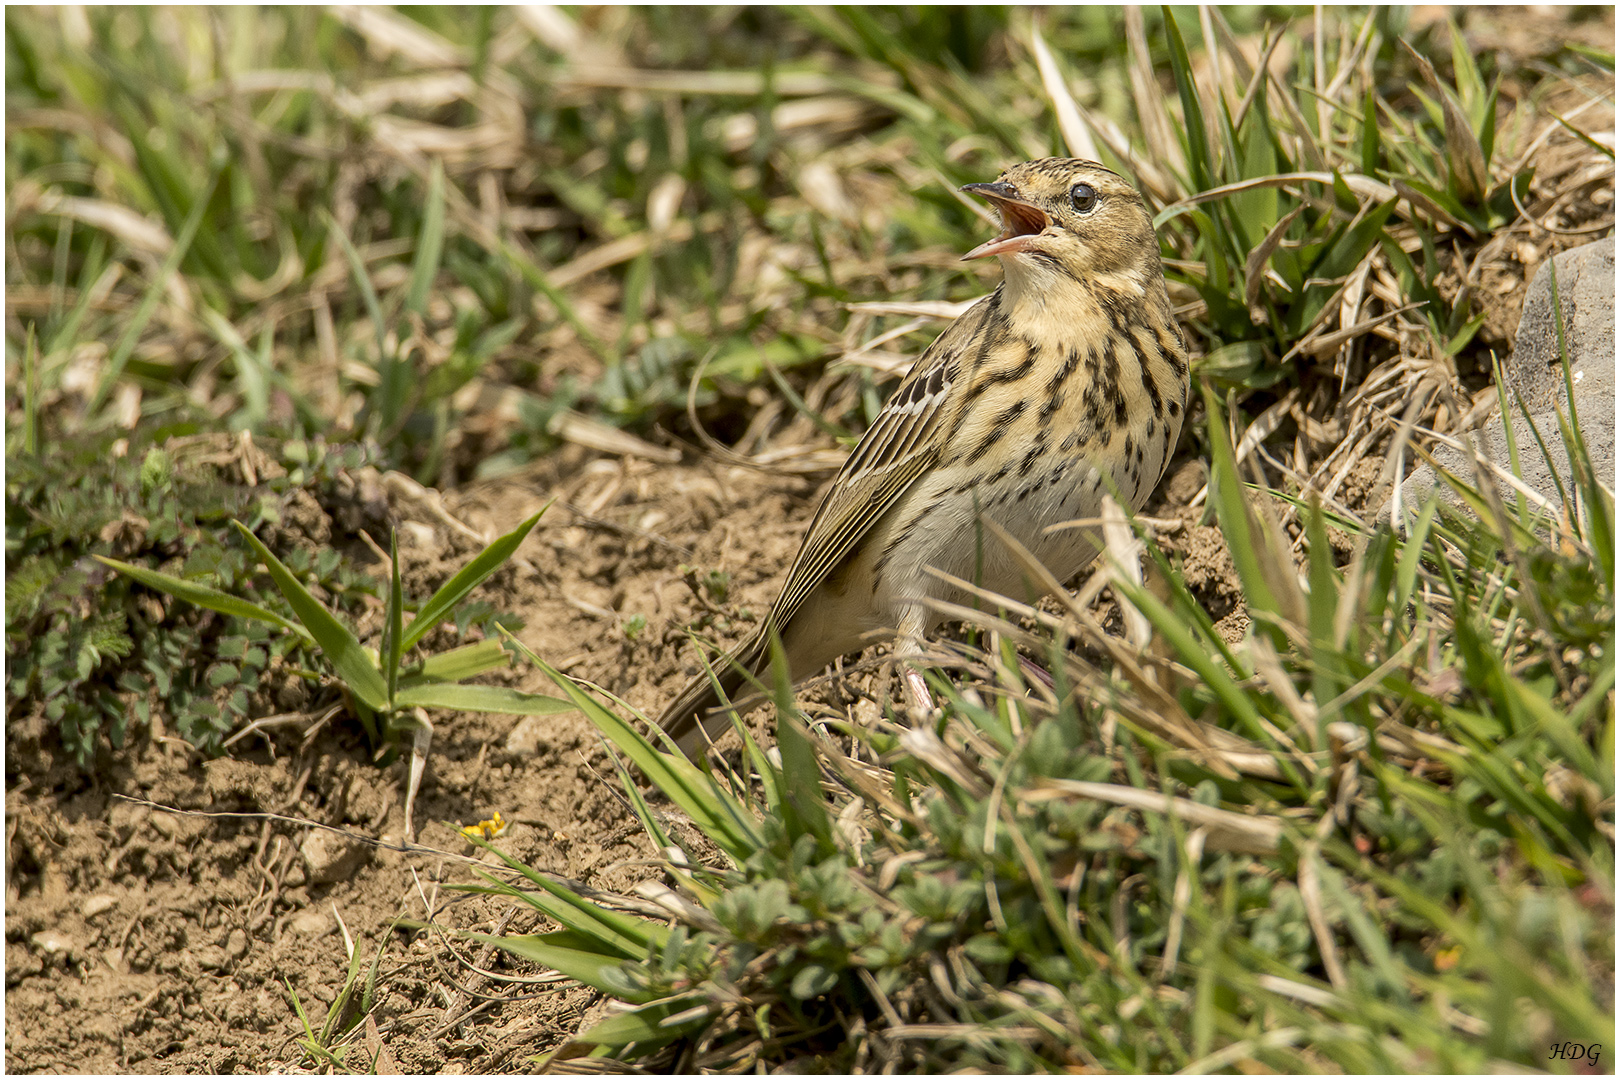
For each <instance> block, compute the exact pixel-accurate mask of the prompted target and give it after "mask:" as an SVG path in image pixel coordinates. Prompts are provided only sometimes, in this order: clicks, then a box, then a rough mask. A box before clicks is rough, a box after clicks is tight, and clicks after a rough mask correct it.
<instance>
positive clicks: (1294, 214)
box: [1243, 206, 1305, 323]
mask: <svg viewBox="0 0 1620 1080" xmlns="http://www.w3.org/2000/svg"><path fill="white" fill-rule="evenodd" d="M1304 212H1305V207H1304V206H1296V207H1294V208H1293V209H1292V210H1290V211H1289V212H1288V213H1287V214H1285V215H1283V218H1282V220H1281V221H1279V222H1277V224H1275V225H1273V226H1272V227H1271V231H1270V232H1268V233H1266V235H1265V239H1263V240H1261V241H1260V243H1259V245H1258V246H1256V247H1255V249H1254V250H1253V251H1251V252H1249V257H1248V259H1247V260H1246V261H1245V262H1244V265H1243V302H1244V303H1245V304H1246V305H1247V306H1248V308H1249V318H1251V319H1253V320H1254V321H1255V322H1257V323H1263V322H1265V321H1266V320H1267V318H1268V315H1267V313H1266V309H1265V308H1263V307H1261V306H1260V284H1261V282H1263V281H1264V280H1265V271H1266V263H1267V262H1269V261H1270V260H1271V256H1272V254H1273V253H1274V252H1275V251H1276V250H1277V245H1278V244H1280V243H1282V239H1283V234H1285V233H1286V232H1288V229H1289V226H1291V225H1293V224H1294V222H1295V221H1298V220H1299V215H1301V214H1303V213H1304Z"/></svg>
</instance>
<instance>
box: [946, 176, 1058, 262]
mask: <svg viewBox="0 0 1620 1080" xmlns="http://www.w3.org/2000/svg"><path fill="white" fill-rule="evenodd" d="M962 190H963V191H971V192H973V194H975V195H983V196H984V197H985V198H987V199H989V200H990V202H991V203H993V204H994V205H995V208H996V209H997V210H1000V211H1001V235H1000V236H998V237H996V238H995V239H994V240H986V241H985V242H984V243H982V244H980V245H979V246H978V247H976V248H974V249H973V250H972V251H970V252H968V253H967V254H966V255H964V256H962V259H963V261H964V262H965V261H967V260H968V259H987V258H989V257H990V256H992V255H1012V254H1014V253H1016V252H1019V251H1025V250H1027V249H1028V248H1029V242H1030V238H1031V237H1035V236H1039V235H1040V234H1041V232H1042V231H1044V230H1045V229H1046V227H1047V226H1048V225H1050V224H1052V219H1051V218H1049V217H1047V216H1046V211H1044V210H1042V209H1041V208H1040V207H1038V206H1035V205H1034V204H1032V203H1028V202H1025V201H1024V200H1023V199H1020V198H1019V197H1018V189H1017V188H1015V187H1013V186H1012V185H1011V184H1006V183H1001V182H999V181H998V182H997V183H994V184H964V185H962Z"/></svg>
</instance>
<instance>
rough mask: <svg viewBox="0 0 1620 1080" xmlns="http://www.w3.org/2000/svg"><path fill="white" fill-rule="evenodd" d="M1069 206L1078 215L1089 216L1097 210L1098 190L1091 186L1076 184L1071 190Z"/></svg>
mask: <svg viewBox="0 0 1620 1080" xmlns="http://www.w3.org/2000/svg"><path fill="white" fill-rule="evenodd" d="M1069 204H1070V205H1071V206H1073V207H1074V210H1075V213H1077V214H1089V213H1091V212H1092V211H1093V210H1095V209H1097V190H1096V189H1095V188H1093V187H1092V186H1091V185H1090V184H1076V185H1074V187H1072V188H1070V189H1069Z"/></svg>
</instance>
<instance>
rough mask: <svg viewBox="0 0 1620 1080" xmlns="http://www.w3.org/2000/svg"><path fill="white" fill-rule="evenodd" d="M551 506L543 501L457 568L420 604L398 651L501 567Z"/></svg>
mask: <svg viewBox="0 0 1620 1080" xmlns="http://www.w3.org/2000/svg"><path fill="white" fill-rule="evenodd" d="M550 506H551V504H550V503H549V502H548V503H546V505H545V506H542V507H541V508H540V509H539V510H538V511H537V512H536V513H535V514H534V515H533V516H532V517H530V518H529V519H528V520H527V521H525V522H523V523H522V524H521V525H519V526H518V527H517V528H515V529H513V530H512V531H511V532H509V533H507V534H506V535H505V536H502V537H498V538H497V539H495V540H493V541H491V543H490V545H489V546H488V547H486V548H485V549H484V550H483V551H480V552H479V553H478V554H477V555H476V556H474V557H473V559H472V561H470V562H468V563H467V565H466V566H463V567H462V568H461V569H460V570H457V571H456V573H455V576H453V577H452V578H451V579H450V580H449V581H447V582H445V583H444V584H443V585H441V586H440V587H439V591H438V592H436V593H434V594H433V595H432V596H431V597H429V598H428V601H427V603H425V604H423V605H422V606H421V608H420V609H419V610H418V611H417V613H416V618H414V619H412V620H411V625H410V626H409V627H407V628H406V630H405V637H404V640H403V642H402V643H401V645H400V649H401V651H404V650H406V649H409V648H410V647H411V646H413V645H415V644H416V643H417V642H418V641H421V640H422V635H424V634H426V633H427V632H428V631H429V630H431V629H433V628H434V627H435V626H437V625H439V623H440V622H442V621H443V620H444V619H445V617H446V616H448V615H449V614H450V612H451V611H452V610H454V608H455V606H456V605H457V604H459V603H461V601H462V598H463V597H465V596H466V595H467V594H468V593H470V592H472V591H473V590H474V589H476V588H477V587H478V586H479V585H480V584H482V583H483V581H484V579H485V578H487V577H489V575H491V574H493V573H494V572H495V571H496V570H498V569H500V567H501V564H502V563H504V562H506V560H507V559H509V558H511V557H512V552H514V551H516V550H517V549H518V545H520V544H522V543H523V541H524V540H525V539H526V538H527V537H528V535H529V530H530V529H533V528H534V526H535V523H536V522H538V521H539V520H540V515H541V514H544V513H545V512H546V510H547V509H549V508H550Z"/></svg>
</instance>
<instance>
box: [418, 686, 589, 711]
mask: <svg viewBox="0 0 1620 1080" xmlns="http://www.w3.org/2000/svg"><path fill="white" fill-rule="evenodd" d="M394 702H395V704H396V705H399V706H401V707H406V706H412V705H420V706H422V707H423V708H429V709H461V710H464V711H466V712H489V713H513V714H515V715H517V716H555V715H556V714H558V713H566V712H573V711H574V708H575V706H574V705H573V704H572V703H571V702H567V701H564V700H562V699H561V698H554V697H546V696H545V695H544V694H529V693H525V692H524V691H522V690H513V689H512V688H511V687H509V686H463V685H461V684H459V683H425V684H423V685H420V686H406V687H401V688H400V690H399V692H398V695H397V696H396V697H395V698H394Z"/></svg>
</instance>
